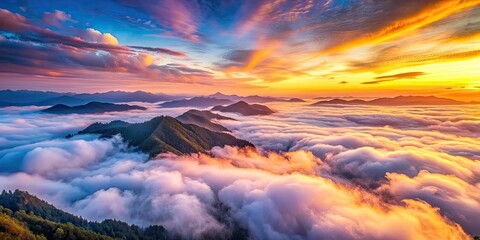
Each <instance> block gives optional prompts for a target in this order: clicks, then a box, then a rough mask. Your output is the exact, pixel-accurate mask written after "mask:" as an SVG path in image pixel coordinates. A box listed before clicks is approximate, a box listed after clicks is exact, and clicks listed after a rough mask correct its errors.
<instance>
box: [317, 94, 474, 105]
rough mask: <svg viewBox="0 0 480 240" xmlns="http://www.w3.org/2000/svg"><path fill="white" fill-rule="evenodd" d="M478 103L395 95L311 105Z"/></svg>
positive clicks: (322, 102)
mask: <svg viewBox="0 0 480 240" xmlns="http://www.w3.org/2000/svg"><path fill="white" fill-rule="evenodd" d="M469 104H480V102H462V101H457V100H453V99H449V98H440V97H436V96H397V97H392V98H387V97H385V98H376V99H373V100H362V99H353V100H344V99H338V98H336V99H332V100H327V101H318V102H316V103H313V104H311V106H320V105H372V106H415V105H469Z"/></svg>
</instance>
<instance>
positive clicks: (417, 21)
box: [319, 0, 480, 54]
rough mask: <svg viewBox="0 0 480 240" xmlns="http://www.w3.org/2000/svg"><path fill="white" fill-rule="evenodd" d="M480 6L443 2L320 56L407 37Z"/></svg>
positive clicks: (460, 0) (475, 0)
mask: <svg viewBox="0 0 480 240" xmlns="http://www.w3.org/2000/svg"><path fill="white" fill-rule="evenodd" d="M479 4H480V0H468V1H465V0H443V1H439V2H438V3H436V4H433V5H432V6H430V7H427V8H425V9H423V10H422V11H420V12H417V13H415V14H413V15H411V16H408V17H406V18H403V19H399V20H396V21H394V22H393V23H391V24H389V25H388V26H385V27H383V28H382V29H380V30H379V31H377V32H374V33H371V34H368V35H366V36H363V37H359V38H356V39H353V40H351V41H349V42H346V43H344V44H340V45H336V46H333V47H331V48H327V49H325V50H323V51H321V52H320V53H319V54H325V53H334V52H339V51H344V50H348V49H351V48H355V47H358V46H362V45H366V44H379V43H382V42H387V41H390V40H393V39H396V38H399V37H401V36H403V35H405V34H406V33H408V32H411V31H415V30H417V29H420V28H422V27H425V26H427V25H429V24H431V23H434V22H436V21H438V20H441V19H443V18H445V17H448V16H450V15H451V14H453V13H456V12H459V11H461V10H465V9H467V8H471V7H475V6H477V5H479Z"/></svg>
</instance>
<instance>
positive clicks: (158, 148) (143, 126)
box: [79, 116, 253, 156]
mask: <svg viewBox="0 0 480 240" xmlns="http://www.w3.org/2000/svg"><path fill="white" fill-rule="evenodd" d="M87 133H91V134H100V135H101V137H104V138H106V137H112V136H114V135H117V134H120V135H121V136H122V137H123V139H124V140H125V141H126V142H128V143H129V145H131V146H134V147H137V148H138V149H140V150H141V151H143V152H145V153H148V154H150V156H155V155H157V154H159V153H166V152H172V153H175V154H190V153H198V152H206V151H208V150H210V149H211V148H212V147H215V146H220V147H223V146H225V145H230V146H238V147H246V146H253V144H251V143H250V142H248V141H245V140H241V139H237V138H235V137H234V136H232V135H230V134H227V133H221V132H214V131H211V130H208V129H206V128H203V127H199V126H197V125H194V124H184V123H181V122H180V121H178V120H177V119H175V118H172V117H168V116H161V117H156V118H153V119H151V120H149V121H147V122H144V123H133V124H130V123H126V122H122V121H113V122H110V123H108V124H102V123H94V124H92V125H90V126H89V127H87V128H86V129H84V130H82V131H80V132H79V134H87Z"/></svg>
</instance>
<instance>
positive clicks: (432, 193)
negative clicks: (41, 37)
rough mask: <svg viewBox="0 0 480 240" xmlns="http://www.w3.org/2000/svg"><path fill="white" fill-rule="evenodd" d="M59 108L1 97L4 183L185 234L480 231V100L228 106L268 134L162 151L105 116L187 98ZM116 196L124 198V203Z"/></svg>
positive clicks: (130, 118)
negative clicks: (99, 127)
mask: <svg viewBox="0 0 480 240" xmlns="http://www.w3.org/2000/svg"><path fill="white" fill-rule="evenodd" d="M135 104H137V105H141V106H143V107H146V108H147V110H145V111H140V110H132V111H127V112H111V113H103V114H68V115H53V114H46V113H40V112H39V110H41V109H44V108H45V107H32V106H23V107H22V106H18V107H6V108H0V132H1V133H2V134H1V135H0V189H10V190H15V189H20V190H24V191H28V192H30V193H32V194H35V195H37V196H38V197H40V198H42V199H45V200H46V201H48V202H50V203H52V204H53V205H54V206H56V207H58V208H60V209H62V210H65V211H68V212H71V213H74V214H76V215H79V216H82V217H84V218H86V219H88V220H93V221H101V220H104V219H107V218H112V219H118V220H121V221H125V222H128V223H130V224H137V225H140V226H148V225H153V224H156V225H162V226H164V227H165V228H166V229H167V230H168V231H169V232H172V233H175V234H178V235H179V236H181V237H184V238H200V237H202V236H205V235H212V234H213V235H217V234H218V235H220V236H222V235H223V236H228V234H229V233H231V232H232V231H233V230H234V229H243V230H245V231H247V232H248V235H249V236H251V237H252V238H254V239H305V238H306V239H321V238H325V237H328V239H351V238H360V239H440V238H442V239H443V238H444V237H445V236H451V239H468V235H471V236H473V235H480V145H479V144H478V142H479V138H480V106H478V105H469V106H415V107H413V106H410V107H409V106H395V107H391V106H390V107H385V106H362V105H358V106H347V105H335V106H334V105H331V106H310V105H309V103H304V102H276V103H273V102H272V103H266V104H265V105H267V106H268V107H270V108H271V109H273V110H275V113H274V114H271V115H266V116H241V115H237V114H234V113H221V114H222V115H224V116H228V117H231V118H234V119H236V120H216V121H215V122H216V123H219V124H221V125H222V126H224V127H226V128H228V129H229V130H231V131H232V133H231V134H233V135H234V136H235V137H237V138H240V139H245V140H247V141H250V142H251V143H253V144H254V145H255V146H256V148H243V149H241V148H237V147H230V146H225V147H223V148H221V147H214V148H213V149H211V150H210V151H209V152H208V153H195V154H190V155H175V154H171V153H163V154H160V155H158V156H156V157H154V158H153V159H150V158H149V156H148V154H146V153H142V152H140V151H138V150H136V149H135V148H133V147H131V146H130V147H129V146H127V145H126V144H125V143H124V142H123V141H122V136H120V135H117V136H114V137H112V138H106V139H103V138H98V136H95V135H88V134H87V135H75V136H73V137H71V138H66V137H65V136H66V135H67V134H75V133H77V132H78V131H80V130H82V129H84V128H86V127H87V126H89V125H90V124H92V123H94V122H110V121H113V120H122V121H127V122H144V121H147V120H149V119H151V118H154V117H156V116H160V115H168V116H172V117H176V116H178V115H180V114H182V113H184V112H186V111H188V110H189V109H191V108H189V107H183V108H161V107H158V105H157V104H156V103H135ZM111 203H115V204H114V205H112V204H111Z"/></svg>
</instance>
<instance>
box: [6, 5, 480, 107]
mask: <svg viewBox="0 0 480 240" xmlns="http://www.w3.org/2000/svg"><path fill="white" fill-rule="evenodd" d="M479 19H480V0H428V1H400V0H388V1H359V0H318V1H314V0H289V1H286V0H276V1H263V0H259V1H233V0H229V1H223V0H222V1H220V0H212V1H208V0H198V1H183V0H161V1H154V0H147V1H131V0H117V1H94V2H91V1H67V0H66V1H60V2H58V1H54V2H52V1H27V0H24V1H14V0H7V1H2V2H1V3H0V79H1V80H0V82H1V84H2V88H12V89H42V90H62V91H87V92H91V91H101V90H115V89H121V90H138V89H140V90H150V91H156V92H171V93H180V92H181V93H185V92H187V93H201V94H203V93H205V94H206V93H212V92H216V91H224V92H232V93H233V92H236V93H254V94H261V93H265V92H268V93H269V94H275V95H282V94H283V95H298V96H312V97H313V96H321V95H328V96H346V95H354V96H364V97H365V96H372V95H374V96H385V95H401V94H403V95H406V94H409V95H414V94H415V95H442V96H450V97H455V98H464V99H472V100H475V99H477V100H478V97H476V96H479V95H480V88H479V86H480V69H479V67H478V66H480V21H479Z"/></svg>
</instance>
